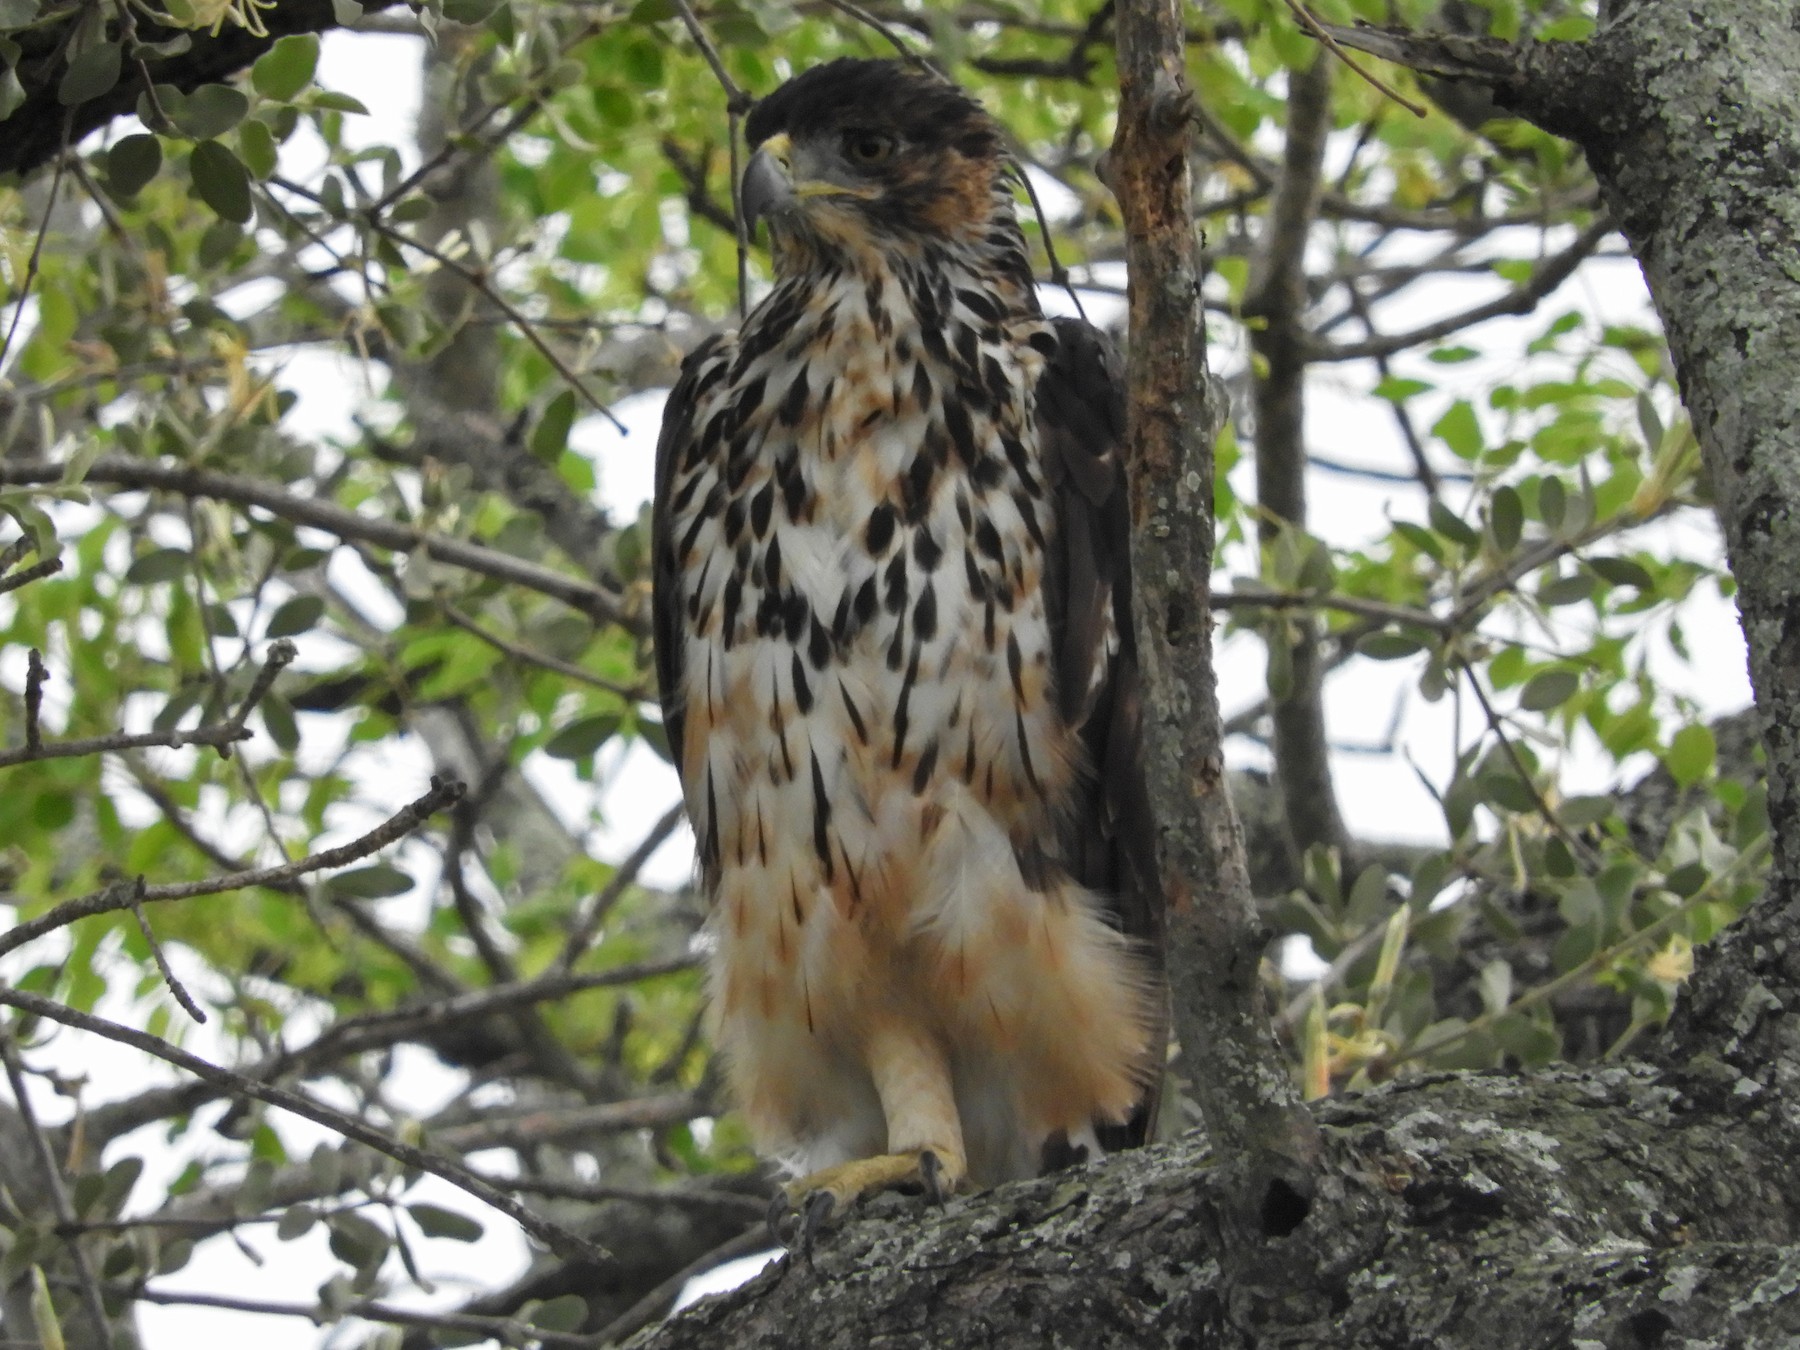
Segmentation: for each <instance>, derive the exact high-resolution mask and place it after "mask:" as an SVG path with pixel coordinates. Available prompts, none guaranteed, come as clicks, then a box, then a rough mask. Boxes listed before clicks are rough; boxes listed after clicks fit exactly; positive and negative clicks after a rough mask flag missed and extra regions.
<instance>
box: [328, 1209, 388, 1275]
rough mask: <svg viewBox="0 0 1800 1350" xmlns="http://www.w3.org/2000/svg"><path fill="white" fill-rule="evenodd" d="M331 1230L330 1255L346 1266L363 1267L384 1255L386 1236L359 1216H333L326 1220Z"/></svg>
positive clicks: (342, 1214)
mask: <svg viewBox="0 0 1800 1350" xmlns="http://www.w3.org/2000/svg"><path fill="white" fill-rule="evenodd" d="M325 1222H326V1225H327V1226H328V1227H329V1228H330V1229H331V1242H330V1246H331V1254H332V1255H333V1256H335V1257H337V1259H338V1260H340V1261H342V1262H344V1264H346V1265H351V1266H363V1265H367V1264H368V1263H370V1262H371V1261H373V1260H375V1259H376V1258H378V1257H380V1256H383V1255H385V1254H386V1252H387V1249H388V1246H389V1238H388V1235H387V1234H386V1233H384V1232H382V1231H381V1229H379V1228H377V1227H376V1226H375V1225H374V1224H372V1223H370V1222H369V1221H368V1220H367V1219H365V1218H363V1217H362V1215H360V1214H349V1213H341V1214H333V1215H332V1216H331V1217H330V1218H328V1219H326V1221H325Z"/></svg>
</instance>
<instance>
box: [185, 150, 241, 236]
mask: <svg viewBox="0 0 1800 1350" xmlns="http://www.w3.org/2000/svg"><path fill="white" fill-rule="evenodd" d="M188 171H189V172H190V173H191V174H192V175H193V178H194V191H195V192H196V193H198V194H199V196H200V200H201V201H203V202H205V203H206V204H207V205H208V206H210V207H212V209H213V210H214V211H216V212H218V214H219V218H220V219H221V220H234V221H236V222H237V223H238V224H240V225H243V224H247V223H248V222H249V220H250V175H249V174H247V173H245V172H244V166H243V165H242V164H240V163H239V162H238V157H237V156H236V155H234V154H232V153H231V151H229V150H227V149H226V148H225V147H224V146H222V145H220V144H219V143H218V142H217V141H202V142H200V144H199V145H196V146H195V147H194V155H193V158H192V159H190V160H189V161H188Z"/></svg>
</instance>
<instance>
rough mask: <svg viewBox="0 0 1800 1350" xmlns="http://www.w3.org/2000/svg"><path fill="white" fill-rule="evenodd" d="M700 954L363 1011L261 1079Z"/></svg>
mask: <svg viewBox="0 0 1800 1350" xmlns="http://www.w3.org/2000/svg"><path fill="white" fill-rule="evenodd" d="M696 964H697V958H696V957H694V956H692V955H690V954H688V953H686V952H683V953H681V954H680V955H678V956H667V957H661V958H656V959H652V960H647V961H635V962H632V963H631V964H630V965H624V966H613V967H610V968H609V969H606V970H590V971H583V972H582V973H580V974H546V975H540V976H538V977H537V978H536V979H531V980H523V981H521V982H519V983H517V984H501V985H494V986H492V987H490V988H487V989H478V990H474V991H471V992H469V993H466V994H455V995H452V996H451V997H449V998H441V999H434V1000H432V1001H430V1002H427V1003H415V1004H412V1005H409V1006H406V1007H401V1008H394V1009H391V1010H387V1011H383V1012H372V1013H362V1014H360V1015H358V1016H355V1017H347V1018H345V1019H344V1020H343V1021H341V1022H338V1023H335V1024H334V1025H333V1026H331V1027H329V1028H328V1029H326V1030H325V1031H323V1032H321V1033H320V1034H319V1036H318V1038H317V1039H316V1040H314V1041H312V1042H311V1043H310V1044H308V1045H304V1046H301V1047H300V1048H299V1049H297V1050H291V1051H284V1052H283V1053H282V1054H280V1055H278V1056H276V1057H274V1058H273V1059H271V1060H270V1062H269V1063H268V1064H267V1065H264V1066H261V1067H259V1068H257V1069H256V1070H254V1076H255V1077H258V1078H273V1077H277V1076H280V1075H284V1074H291V1073H295V1072H301V1071H309V1070H312V1069H314V1068H317V1067H319V1066H321V1065H324V1064H327V1063H329V1062H330V1061H331V1060H333V1059H337V1058H342V1057H343V1056H345V1055H352V1054H361V1053H362V1052H364V1051H366V1050H375V1049H381V1048H383V1047H386V1046H389V1045H393V1044H395V1043H397V1042H399V1041H402V1040H405V1039H407V1038H409V1037H412V1036H415V1035H417V1034H418V1033H419V1032H421V1031H426V1030H430V1029H433V1028H441V1027H445V1026H450V1025H452V1024H454V1023H458V1022H471V1021H474V1020H476V1019H478V1018H482V1017H491V1016H493V1015H495V1014H496V1013H503V1012H509V1011H511V1010H512V1009H515V1008H523V1007H529V1006H531V1005H533V1004H538V1003H549V1002H552V1001H554V1000H556V999H561V998H567V997H569V996H570V995H573V994H579V993H585V992H586V991H588V990H590V989H609V988H617V987H618V986H620V985H626V984H639V983H641V982H643V981H644V980H651V979H657V978H660V977H663V976H667V975H677V974H680V973H681V972H683V971H687V970H692V969H693V968H694V966H695V965H696Z"/></svg>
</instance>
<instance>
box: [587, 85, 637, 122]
mask: <svg viewBox="0 0 1800 1350" xmlns="http://www.w3.org/2000/svg"><path fill="white" fill-rule="evenodd" d="M589 97H590V99H592V101H594V112H598V113H599V117H601V121H605V122H610V124H612V126H630V124H632V122H635V121H637V101H635V99H632V95H630V94H626V92H625V90H623V88H619V86H617V85H594V88H592V90H589Z"/></svg>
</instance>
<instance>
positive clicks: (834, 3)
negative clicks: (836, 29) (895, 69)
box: [825, 0, 924, 61]
mask: <svg viewBox="0 0 1800 1350" xmlns="http://www.w3.org/2000/svg"><path fill="white" fill-rule="evenodd" d="M825 3H826V4H828V5H830V6H831V7H832V8H833V9H835V10H837V11H838V13H840V14H848V15H849V16H850V17H851V18H852V19H855V20H856V21H857V22H858V23H860V24H862V25H863V26H864V27H865V28H873V29H874V30H875V31H876V32H877V33H880V34H881V36H882V37H884V38H886V39H887V40H888V41H889V42H890V43H892V44H893V47H894V50H895V51H897V52H899V53H900V55H901V56H902V57H903V58H904V59H906V60H908V61H922V60H923V59H924V58H922V57H921V56H919V54H918V53H917V52H915V51H913V49H912V48H910V47H908V46H907V45H906V43H904V42H903V41H901V39H900V35H899V34H898V33H896V32H895V31H894V30H893V29H892V28H890V27H888V25H887V24H885V23H883V22H882V21H881V20H880V19H878V18H876V17H875V16H874V15H873V14H871V13H869V11H868V10H866V9H864V8H863V7H862V6H861V5H857V4H852V3H851V0H825Z"/></svg>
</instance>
